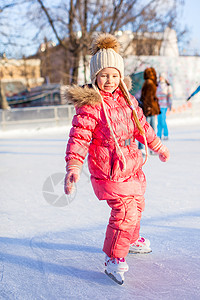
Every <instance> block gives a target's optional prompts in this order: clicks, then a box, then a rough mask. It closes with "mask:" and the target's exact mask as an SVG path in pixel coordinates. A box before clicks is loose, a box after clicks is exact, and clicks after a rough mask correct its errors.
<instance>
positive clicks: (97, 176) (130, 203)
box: [66, 87, 156, 257]
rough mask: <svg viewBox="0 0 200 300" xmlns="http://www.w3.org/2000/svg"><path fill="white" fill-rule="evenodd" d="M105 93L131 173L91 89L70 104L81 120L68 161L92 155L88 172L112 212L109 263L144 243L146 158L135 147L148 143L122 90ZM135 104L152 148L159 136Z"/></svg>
mask: <svg viewBox="0 0 200 300" xmlns="http://www.w3.org/2000/svg"><path fill="white" fill-rule="evenodd" d="M91 90H92V91H91ZM91 93H92V96H91ZM100 93H101V96H102V97H103V99H104V103H105V107H106V112H107V115H108V118H109V120H110V123H111V126H112V128H113V131H114V133H115V136H116V138H117V141H118V143H119V146H120V148H121V151H122V152H123V154H124V157H125V159H126V170H123V160H122V157H121V156H122V155H121V153H120V151H119V150H118V149H117V147H116V143H115V141H114V138H113V136H112V134H111V132H110V128H109V126H108V123H107V120H106V117H105V113H104V110H103V107H102V103H101V102H100V101H99V95H98V93H97V92H96V91H95V90H93V89H89V88H88V87H87V88H82V91H81V92H80V87H78V90H77V91H76V88H74V91H73V96H72V97H71V99H70V100H71V101H72V102H73V98H74V97H75V98H76V101H74V102H75V105H76V115H75V116H74V118H73V121H72V125H73V126H72V128H71V131H70V134H69V140H68V145H67V150H66V161H68V160H70V159H78V160H79V161H81V162H83V161H84V159H85V157H86V155H87V153H88V154H89V155H88V166H89V171H90V173H91V182H92V186H93V189H94V192H95V194H96V196H97V197H98V199H99V200H106V201H107V203H108V205H109V206H110V207H111V215H110V219H109V224H108V226H107V231H106V237H105V241H104V247H103V251H104V252H105V253H106V254H107V255H108V256H109V257H125V256H126V255H127V254H128V251H129V245H130V243H133V242H135V241H136V240H137V239H138V237H139V230H140V219H141V213H142V211H143V210H144V206H145V203H144V193H145V189H146V179H145V175H144V173H143V171H142V164H143V158H142V154H141V151H140V150H138V147H137V144H136V141H135V139H137V140H138V141H140V142H141V143H144V138H143V137H142V135H141V134H140V132H139V130H138V129H137V126H136V124H135V121H134V119H133V116H132V110H131V108H130V107H129V106H128V105H127V103H126V100H125V99H124V97H123V94H122V92H121V90H120V89H119V88H117V89H116V90H115V91H114V93H113V94H111V93H108V92H103V91H100ZM93 95H94V96H93ZM68 97H69V95H68ZM95 97H96V100H95ZM83 98H84V101H83V100H82V99H83ZM91 99H92V100H91ZM131 101H132V103H133V105H134V107H135V108H136V111H137V114H138V118H139V120H140V123H141V125H142V126H143V128H144V129H145V133H146V139H147V144H149V143H151V142H152V141H153V140H154V139H155V138H156V134H155V132H154V131H153V129H152V127H151V126H150V125H149V124H148V123H147V122H146V118H145V116H144V115H143V112H142V109H141V108H140V107H139V106H138V102H137V100H136V99H135V98H134V97H133V96H131Z"/></svg>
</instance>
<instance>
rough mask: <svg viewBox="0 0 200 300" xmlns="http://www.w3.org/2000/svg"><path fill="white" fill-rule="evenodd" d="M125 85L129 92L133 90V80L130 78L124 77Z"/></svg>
mask: <svg viewBox="0 0 200 300" xmlns="http://www.w3.org/2000/svg"><path fill="white" fill-rule="evenodd" d="M124 83H125V85H126V86H127V89H128V91H130V90H131V89H132V79H131V77H130V76H126V77H124Z"/></svg>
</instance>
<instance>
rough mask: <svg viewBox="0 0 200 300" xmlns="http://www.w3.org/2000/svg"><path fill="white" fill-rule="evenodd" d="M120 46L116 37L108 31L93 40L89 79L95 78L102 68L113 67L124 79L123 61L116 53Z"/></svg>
mask: <svg viewBox="0 0 200 300" xmlns="http://www.w3.org/2000/svg"><path fill="white" fill-rule="evenodd" d="M119 48H120V45H119V42H118V41H117V39H116V37H115V36H113V35H111V34H109V33H102V34H100V35H99V36H97V38H96V39H95V40H94V42H93V44H92V48H91V52H92V55H93V56H92V58H91V61H90V77H91V81H92V82H94V81H95V80H96V75H97V74H98V73H99V72H100V71H101V70H102V69H104V68H109V67H110V68H115V69H117V70H118V71H119V72H120V76H121V79H122V80H123V79H124V61H123V58H122V57H121V55H120V54H119V53H118V51H119Z"/></svg>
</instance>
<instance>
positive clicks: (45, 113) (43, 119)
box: [0, 99, 200, 131]
mask: <svg viewBox="0 0 200 300" xmlns="http://www.w3.org/2000/svg"><path fill="white" fill-rule="evenodd" d="M74 113H75V109H74V106H73V105H56V106H39V107H25V108H12V109H10V110H0V131H6V130H13V129H19V128H26V129H28V128H36V129H37V128H43V127H55V126H65V125H71V121H72V117H73V115H74ZM194 117H195V118H199V119H200V99H198V100H197V101H196V100H191V101H188V102H186V101H183V100H182V101H181V100H180V101H178V100H176V101H174V102H173V106H172V110H171V111H170V112H168V114H167V119H168V120H169V121H170V120H171V121H177V120H178V121H181V122H182V121H184V120H186V119H187V118H194Z"/></svg>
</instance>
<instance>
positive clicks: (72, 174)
mask: <svg viewBox="0 0 200 300" xmlns="http://www.w3.org/2000/svg"><path fill="white" fill-rule="evenodd" d="M81 166H82V164H81V162H80V161H79V160H71V161H69V162H68V164H67V167H66V171H67V174H66V176H65V184H64V190H65V194H67V195H69V194H71V193H72V192H73V191H74V183H75V182H77V181H78V180H79V178H80V173H81Z"/></svg>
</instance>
